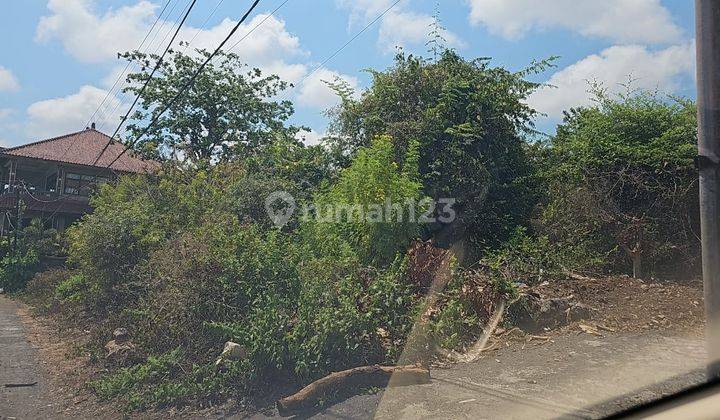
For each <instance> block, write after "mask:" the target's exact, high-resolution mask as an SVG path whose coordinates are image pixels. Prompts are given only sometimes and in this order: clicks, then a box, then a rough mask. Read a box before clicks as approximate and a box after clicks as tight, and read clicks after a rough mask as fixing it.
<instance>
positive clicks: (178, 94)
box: [95, 0, 260, 168]
mask: <svg viewBox="0 0 720 420" xmlns="http://www.w3.org/2000/svg"><path fill="white" fill-rule="evenodd" d="M258 3H260V0H255V1H254V2H253V4H252V6H250V9H248V11H247V12H245V14H244V15H243V17H242V18H241V19H240V20H239V21H238V23H237V24H236V25H235V26H234V27H233V29H232V30H231V31H230V33H229V34H228V35H227V36H226V37H225V39H224V40H223V41H222V42H221V43H220V45H218V47H217V48H216V49H215V51H213V52H212V53H211V54H210V55H209V56H208V57H207V58H206V59H205V61H204V62H203V63H202V64H201V65H200V67H199V68H198V69H197V70H196V71H195V73H194V74H193V75H192V77H191V78H190V80H189V81H188V82H187V83H185V85H183V87H182V88H180V90H179V91H178V93H177V94H176V95H175V96H174V97H173V98H172V99H171V100H170V101H169V102H168V103H166V104H165V105H164V106H163V107H162V108H161V109H160V111H159V112H157V113H156V114H155V117H153V119H152V120H151V121H150V124H148V125H147V127H145V129H144V130H143V131H142V132H141V133H140V134H139V135H138V136H137V137H136V138H135V139H134V140H133V141H132V142H131V144H130V145H129V146H128V145H125V147H124V149H123V151H122V152H120V154H119V155H117V157H115V159H113V160H112V161H111V162H110V163H109V164H108V165H107V166H106V167H107V168H110V167H111V166H112V165H113V163H115V162H117V160H118V159H120V157H122V156H123V155H124V154H125V153H126V152H127V151H128V150H129V149H131V148H132V147H133V146H134V145H135V144H136V143H137V142H138V141H139V140H140V139H141V138H142V137H143V136H144V135H145V134H147V133H148V132H149V131H150V129H151V128H152V127H153V126H154V125H155V124H157V122H158V120H159V119H160V116H162V114H163V113H164V112H165V111H167V110H168V108H170V107H171V106H172V105H173V104H174V103H175V101H177V100H178V99H179V98H180V97H181V96H182V95H183V94H184V93H185V91H187V90H188V89H189V88H191V87H192V86H193V84H194V83H195V79H197V77H198V76H199V75H200V73H201V72H202V71H203V70H204V69H205V66H206V65H207V64H208V63H209V62H210V60H212V59H213V57H215V55H217V53H218V52H219V51H220V50H221V49H222V47H223V46H224V45H225V44H226V43H227V42H228V40H229V39H230V38H231V37H232V36H233V35H234V34H235V32H237V30H238V28H240V25H242V24H243V22H245V20H246V19H247V18H248V16H249V15H250V13H252V11H253V10H254V9H255V7H257V5H258ZM108 145H109V143H108ZM95 163H97V162H95Z"/></svg>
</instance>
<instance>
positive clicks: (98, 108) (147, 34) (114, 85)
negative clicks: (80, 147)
mask: <svg viewBox="0 0 720 420" xmlns="http://www.w3.org/2000/svg"><path fill="white" fill-rule="evenodd" d="M171 1H172V0H167V1H166V2H165V6H163V8H162V10H161V11H160V14H158V16H157V19H155V22H153V24H152V26H151V27H150V30H149V31H148V32H147V33H146V34H145V37H144V38H143V40H142V42H140V45H139V46H138V47H137V48H136V50H140V49H142V47H143V45H145V41H147V39H148V37H149V36H150V34H151V33H152V32H153V30H154V29H155V26H156V25H157V23H158V22H159V21H160V18H161V17H162V15H163V14H164V13H165V9H167V7H168V5H170V2H171ZM148 46H149V44H148ZM129 67H130V61H128V62H127V64H126V65H125V68H124V69H123V70H122V71H121V72H120V74H119V75H118V77H117V79H115V83H113V85H112V87H111V88H110V89H109V90H108V92H107V94H105V97H104V98H103V100H102V101H101V102H100V105H98V107H97V108H96V109H95V111H94V112H93V113H92V115H91V116H90V118H88V120H87V122H86V123H85V126H86V127H88V126H89V125H90V123H91V122H92V120H93V118H95V115H97V113H98V111H100V108H102V106H103V105H104V104H105V101H107V99H108V98H109V97H110V94H111V93H112V91H114V90H115V87H116V86H117V84H118V83H120V80H121V79H122V77H123V76H124V75H125V73H126V72H127V70H128V68H129Z"/></svg>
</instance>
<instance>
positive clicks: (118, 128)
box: [92, 0, 197, 166]
mask: <svg viewBox="0 0 720 420" xmlns="http://www.w3.org/2000/svg"><path fill="white" fill-rule="evenodd" d="M196 2H197V0H192V3H190V7H188V9H187V10H186V11H185V15H184V16H183V18H182V20H181V21H180V24H178V26H177V28H176V29H175V33H174V34H173V36H172V38H171V39H170V42H168V44H167V46H166V47H165V50H164V51H163V53H162V55H161V56H160V58H159V59H158V61H157V63H155V67H153V69H152V71H151V72H150V75H148V78H147V80H146V81H145V83H144V84H143V86H142V87H141V88H140V92H138V94H137V95H136V96H135V100H134V101H133V103H132V104H131V105H130V108H128V110H127V112H126V113H125V116H123V118H122V120H121V121H120V124H118V126H117V128H116V129H115V131H114V132H113V133H112V135H111V136H110V139H109V140H108V142H107V144H106V145H105V147H103V148H102V150H100V153H98V155H97V157H96V158H95V160H94V161H93V164H92V166H95V165H96V164H97V163H98V161H99V160H100V158H101V157H102V155H103V153H105V150H107V148H108V147H110V144H111V143H112V141H113V138H114V137H115V135H116V134H117V133H118V132H119V131H120V128H121V127H122V126H123V124H125V121H126V120H127V118H128V116H130V112H132V110H133V108H135V105H136V104H137V102H138V100H139V99H140V96H142V94H143V92H145V89H146V88H147V86H148V84H150V81H151V80H152V78H153V76H154V75H155V72H156V71H157V69H159V68H160V66H161V65H162V63H163V59H164V58H165V54H167V52H168V51H169V50H170V47H171V46H172V44H173V42H175V38H176V37H177V35H178V33H179V32H180V28H182V26H183V24H184V23H185V20H187V18H188V16H189V15H190V12H191V11H192V9H193V7H194V6H195V3H196Z"/></svg>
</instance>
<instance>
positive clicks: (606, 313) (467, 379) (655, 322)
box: [0, 276, 705, 418]
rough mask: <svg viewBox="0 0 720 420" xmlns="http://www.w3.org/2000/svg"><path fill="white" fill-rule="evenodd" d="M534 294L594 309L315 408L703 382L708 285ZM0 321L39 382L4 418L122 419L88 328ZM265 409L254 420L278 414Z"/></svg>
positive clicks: (583, 284) (606, 394)
mask: <svg viewBox="0 0 720 420" xmlns="http://www.w3.org/2000/svg"><path fill="white" fill-rule="evenodd" d="M533 291H534V292H537V293H539V294H540V295H541V296H543V297H568V296H570V295H572V298H573V300H576V301H578V302H580V303H583V304H585V305H588V306H590V307H591V308H593V317H592V319H590V320H584V321H579V322H574V323H571V324H569V325H566V326H564V327H562V328H558V329H555V330H551V331H544V332H541V333H536V334H534V335H530V334H526V333H523V332H522V331H519V330H517V329H513V328H510V327H509V326H502V325H501V327H500V328H498V329H497V330H496V331H495V333H494V335H493V336H492V337H491V339H490V341H489V342H488V343H487V345H486V348H485V351H483V352H482V353H481V354H480V356H479V357H478V358H477V359H476V360H475V361H473V362H470V363H438V364H436V365H435V366H434V367H433V369H432V371H431V375H432V377H433V381H432V383H431V384H430V385H422V386H415V387H405V388H398V389H390V390H386V391H385V392H384V393H378V394H375V395H367V394H363V395H358V396H355V397H352V398H350V399H348V400H346V401H344V402H340V403H337V404H335V405H333V406H330V407H328V408H326V409H325V410H323V411H321V412H318V413H314V415H315V416H316V417H318V418H338V417H343V418H371V417H373V416H379V417H398V416H399V417H403V418H418V417H419V418H423V417H438V416H440V417H448V416H451V417H458V418H463V417H466V418H478V415H479V413H483V414H482V415H481V416H480V417H481V418H482V417H497V416H498V415H500V414H502V417H510V418H513V416H512V415H506V414H507V413H510V412H514V411H512V410H510V407H520V408H522V410H520V411H517V413H523V414H524V415H527V414H529V413H530V412H529V411H528V410H529V409H532V410H534V411H532V416H533V417H537V418H542V417H549V416H551V415H552V417H554V416H557V415H560V414H567V415H571V416H576V417H581V418H592V417H597V416H599V415H602V414H608V413H611V412H613V411H617V409H618V408H622V407H624V406H629V405H633V404H636V403H638V402H639V401H645V400H648V399H653V398H657V397H658V396H660V395H663V394H667V393H669V392H674V391H676V390H678V389H682V388H684V387H687V386H689V385H691V384H694V383H697V382H699V381H702V380H703V375H702V373H701V368H702V364H703V363H704V358H705V355H704V341H703V338H702V331H703V325H704V321H703V303H702V288H701V284H700V282H699V281H691V282H686V283H671V282H659V281H642V280H638V279H632V278H628V277H622V276H621V277H608V278H597V279H595V278H585V277H581V276H577V278H573V279H568V280H566V281H559V282H553V283H548V284H542V285H539V286H536V287H534V288H533ZM0 317H2V319H1V321H2V329H0V343H3V344H4V343H5V342H8V343H10V344H12V345H11V346H9V347H7V348H8V349H9V351H4V352H2V353H3V354H1V355H0V373H2V374H3V378H5V377H10V376H7V375H8V372H10V371H11V370H12V369H15V370H12V372H14V373H13V375H15V376H14V377H13V378H14V379H13V380H18V381H26V380H32V381H37V382H38V383H37V384H36V385H34V386H32V387H27V388H26V389H24V388H15V389H11V391H9V392H8V391H7V390H3V391H4V393H3V394H1V395H2V396H1V398H0V418H8V417H17V418H64V417H74V418H78V417H80V418H85V417H98V418H117V417H122V416H123V413H121V412H119V411H117V410H116V409H115V407H113V406H112V405H111V404H108V403H106V402H102V401H98V400H97V399H96V397H95V396H94V394H93V393H92V391H91V390H90V389H89V387H88V381H89V380H91V379H92V378H96V377H97V376H98V373H99V371H98V368H97V367H96V366H97V365H96V364H92V363H91V362H90V357H89V355H87V354H83V353H82V352H81V351H80V350H79V349H80V348H82V346H81V345H82V343H83V340H85V339H86V338H85V334H83V332H82V331H72V330H67V329H65V330H63V329H62V328H60V327H59V325H57V324H56V323H55V322H54V321H53V320H52V319H49V318H46V317H41V316H37V315H35V314H31V312H30V310H29V309H28V308H27V307H25V306H24V305H22V304H18V303H16V302H13V301H10V300H9V299H7V298H3V297H0ZM23 331H24V334H23ZM3 347H5V346H3ZM13 366H14V367H13ZM699 372H700V373H699ZM653 387H655V388H653ZM619 394H623V396H622V397H617V395H619ZM611 397H612V398H611ZM268 405H269V406H268V408H267V409H266V410H264V411H263V412H262V413H258V414H256V415H255V417H256V418H265V417H275V416H277V412H276V411H275V410H274V408H272V406H271V405H270V404H268ZM528 407H529V408H528ZM238 410H239V407H238V406H235V405H233V403H231V402H230V403H228V404H226V405H224V406H221V407H215V408H211V409H205V410H194V409H190V408H188V409H183V410H177V409H173V410H165V411H160V412H145V413H142V414H139V415H134V417H141V418H161V417H162V418H165V417H176V418H191V417H195V418H197V417H214V418H220V417H226V416H229V415H231V414H232V413H237V412H238ZM508 410H510V411H508ZM493 413H494V415H493ZM568 413H569V414H568ZM309 415H312V413H309ZM236 416H237V417H238V418H241V417H242V418H244V417H248V413H247V412H242V411H241V412H240V414H236Z"/></svg>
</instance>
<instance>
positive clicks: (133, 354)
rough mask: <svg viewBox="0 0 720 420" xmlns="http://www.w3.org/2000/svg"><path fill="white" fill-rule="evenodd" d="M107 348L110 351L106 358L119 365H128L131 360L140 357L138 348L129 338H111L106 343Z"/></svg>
mask: <svg viewBox="0 0 720 420" xmlns="http://www.w3.org/2000/svg"><path fill="white" fill-rule="evenodd" d="M105 350H107V351H108V354H107V356H105V358H106V359H107V360H110V361H111V362H113V363H116V364H118V365H126V364H128V363H129V362H132V361H135V360H137V359H138V354H137V350H136V348H135V344H133V343H132V342H130V341H128V340H127V337H125V341H121V342H118V341H117V340H111V341H109V342H108V343H107V344H105Z"/></svg>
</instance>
